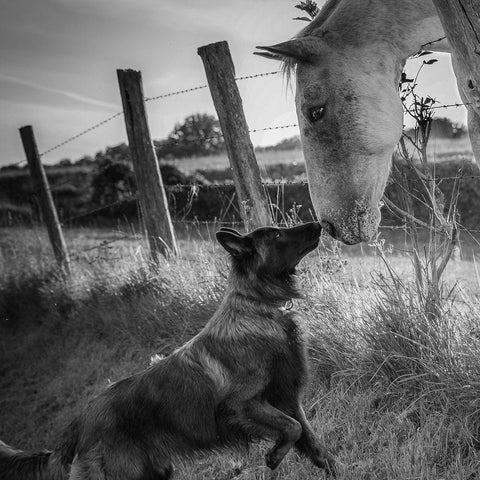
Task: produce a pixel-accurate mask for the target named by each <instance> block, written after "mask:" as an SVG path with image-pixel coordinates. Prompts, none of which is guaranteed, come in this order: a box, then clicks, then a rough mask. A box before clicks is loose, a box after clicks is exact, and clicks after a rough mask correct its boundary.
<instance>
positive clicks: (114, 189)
mask: <svg viewBox="0 0 480 480" xmlns="http://www.w3.org/2000/svg"><path fill="white" fill-rule="evenodd" d="M92 187H93V194H92V201H93V203H95V204H97V205H102V206H103V205H110V204H112V203H115V202H118V201H122V200H127V199H129V198H131V197H132V195H133V193H134V192H135V191H136V184H135V175H134V174H133V170H132V167H131V166H130V165H129V164H127V163H125V162H119V161H115V160H113V159H112V158H110V157H106V156H105V157H104V158H103V159H102V160H101V161H100V163H99V165H98V173H97V174H96V175H95V176H94V177H93V180H92Z"/></svg>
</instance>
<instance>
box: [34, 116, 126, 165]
mask: <svg viewBox="0 0 480 480" xmlns="http://www.w3.org/2000/svg"><path fill="white" fill-rule="evenodd" d="M120 115H123V110H122V111H121V112H117V113H115V114H113V115H111V116H110V117H108V118H106V119H105V120H102V121H101V122H98V123H96V124H95V125H92V126H91V127H89V128H87V129H85V130H83V131H81V132H80V133H77V134H76V135H73V137H70V138H67V139H66V140H64V141H63V142H60V143H57V145H54V146H53V147H50V148H49V149H48V150H45V151H44V152H43V153H41V154H40V157H43V156H44V155H47V154H48V153H50V152H53V151H54V150H57V148H60V147H63V146H64V145H66V144H67V143H70V142H73V141H74V140H76V139H77V138H80V137H82V136H83V135H86V134H87V133H89V132H91V131H92V130H96V129H97V128H99V127H101V126H102V125H105V124H106V123H108V122H110V121H111V120H113V119H114V118H117V117H119V116H120Z"/></svg>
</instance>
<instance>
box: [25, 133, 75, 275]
mask: <svg viewBox="0 0 480 480" xmlns="http://www.w3.org/2000/svg"><path fill="white" fill-rule="evenodd" d="M20 137H21V139H22V143H23V149H24V150H25V155H26V157H27V162H28V167H29V170H30V175H31V177H32V181H33V185H34V186H35V188H36V189H37V191H38V193H39V196H40V207H41V209H42V214H43V219H44V221H45V223H46V225H47V231H48V236H49V238H50V243H51V244H52V247H53V253H54V254H55V258H56V260H57V263H58V264H59V266H60V267H61V268H62V269H63V270H64V272H65V273H70V259H69V257H68V252H67V246H66V244H65V240H64V238H63V233H62V228H61V226H60V222H59V221H58V215H57V210H56V209H55V204H54V203H53V198H52V192H51V191H50V186H49V184H48V179H47V175H46V173H45V170H44V168H43V165H42V161H41V159H40V154H39V153H38V147H37V143H36V141H35V136H34V134H33V128H32V127H31V125H27V126H25V127H22V128H20Z"/></svg>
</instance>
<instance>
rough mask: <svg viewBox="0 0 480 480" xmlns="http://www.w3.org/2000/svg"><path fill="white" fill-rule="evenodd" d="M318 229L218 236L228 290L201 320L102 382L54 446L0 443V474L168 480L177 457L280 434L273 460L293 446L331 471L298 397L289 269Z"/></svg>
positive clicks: (301, 357)
mask: <svg viewBox="0 0 480 480" xmlns="http://www.w3.org/2000/svg"><path fill="white" fill-rule="evenodd" d="M320 231H321V227H320V225H319V224H318V223H316V222H312V223H307V224H304V225H300V226H296V227H293V228H274V227H263V228H259V229H257V230H255V231H253V232H251V233H249V234H246V235H241V234H240V233H238V232H237V231H235V230H232V229H227V228H222V229H221V230H220V231H218V232H217V234H216V237H217V239H218V241H219V242H220V244H221V245H222V246H223V247H224V248H225V250H227V252H229V253H230V256H231V260H232V268H231V273H230V276H229V279H228V285H227V288H226V293H225V296H224V298H223V300H222V302H221V303H220V305H219V307H218V309H217V311H216V313H215V314H214V315H213V317H212V318H211V319H210V320H209V322H208V323H207V324H206V326H205V327H204V328H203V330H202V331H201V332H200V333H199V334H198V335H196V336H195V337H194V338H192V339H191V340H190V341H189V342H187V343H186V344H185V345H183V346H182V347H180V348H178V349H177V350H175V351H174V352H173V353H172V354H171V355H169V356H168V357H166V358H163V359H161V360H159V361H158V362H156V363H154V364H153V365H152V366H150V368H148V369H146V370H145V371H143V372H141V373H139V374H136V375H133V376H131V377H128V378H125V379H123V380H120V381H118V382H116V383H114V384H112V385H111V386H110V387H108V388H107V389H106V390H105V391H104V392H103V393H101V394H100V395H99V396H98V397H96V398H95V399H93V401H92V402H91V403H90V404H89V406H88V407H87V408H86V409H85V410H84V411H83V413H81V414H80V415H79V416H78V417H77V418H76V419H75V420H74V421H73V422H72V424H71V425H70V426H69V427H68V428H67V429H66V431H65V434H64V438H63V439H62V440H61V441H60V442H59V443H60V445H61V446H60V447H59V448H58V449H56V450H54V451H53V452H44V453H39V454H36V455H28V454H26V453H23V452H21V451H17V450H14V449H13V448H10V447H8V446H7V445H5V444H1V443H0V478H1V479H2V480H63V479H67V478H68V479H70V480H167V479H169V478H170V477H171V476H172V473H173V461H175V460H177V461H182V460H183V459H186V458H189V457H190V458H191V457H193V456H194V454H195V453H198V452H202V451H208V450H215V451H216V450H218V449H222V448H227V447H238V446H242V445H244V446H246V445H247V444H248V442H249V441H250V440H251V439H252V438H263V439H272V440H275V444H274V446H273V448H271V450H270V451H269V452H268V453H267V455H266V464H267V466H268V467H270V468H271V469H275V468H276V467H277V466H278V465H279V463H280V462H281V461H282V459H283V458H284V457H285V455H286V453H287V452H288V451H289V450H290V449H291V448H292V447H295V448H296V449H297V450H298V451H299V452H300V453H302V454H304V455H306V456H307V457H308V458H309V459H310V460H311V461H312V462H313V463H314V464H315V465H317V466H318V467H321V468H324V469H326V470H327V471H328V472H329V473H331V474H334V460H333V458H332V457H331V456H330V454H329V453H328V452H327V450H326V448H325V447H324V446H323V445H321V444H320V443H319V441H318V440H317V439H316V438H315V434H314V432H313V430H312V427H311V426H310V424H309V422H308V420H307V418H306V416H305V413H304V411H303V408H302V405H301V398H302V389H303V387H304V385H305V382H306V377H307V356H306V345H305V339H304V335H303V333H302V328H301V325H300V324H301V319H300V317H299V314H298V313H295V312H293V311H291V310H288V309H286V308H282V307H283V306H285V305H286V304H287V302H288V301H290V300H291V299H293V298H300V297H301V294H300V293H299V291H298V287H297V285H296V281H295V275H294V274H295V267H296V265H297V264H298V263H299V262H300V260H301V259H302V258H303V257H304V256H305V255H306V254H307V253H309V252H311V251H312V250H314V249H315V248H316V247H317V245H318V242H319V237H320Z"/></svg>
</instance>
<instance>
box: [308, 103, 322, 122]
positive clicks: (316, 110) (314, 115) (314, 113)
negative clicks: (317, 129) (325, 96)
mask: <svg viewBox="0 0 480 480" xmlns="http://www.w3.org/2000/svg"><path fill="white" fill-rule="evenodd" d="M324 113H325V107H323V106H316V107H312V108H311V109H310V110H309V111H308V119H309V120H310V121H311V122H312V123H315V122H318V121H319V120H321V119H322V118H323V114H324Z"/></svg>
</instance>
